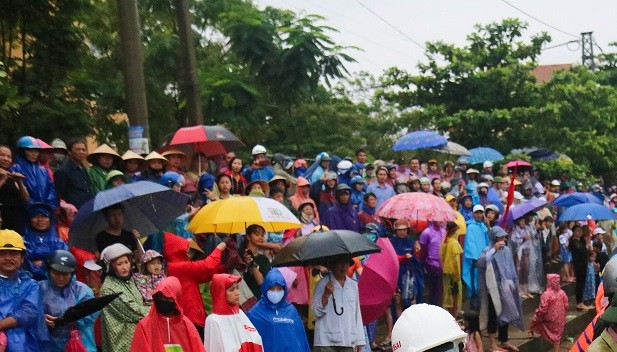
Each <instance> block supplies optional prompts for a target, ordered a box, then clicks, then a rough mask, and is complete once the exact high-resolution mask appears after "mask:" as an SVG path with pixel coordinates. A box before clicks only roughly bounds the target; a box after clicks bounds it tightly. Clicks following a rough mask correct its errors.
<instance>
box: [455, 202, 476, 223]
mask: <svg viewBox="0 0 617 352" xmlns="http://www.w3.org/2000/svg"><path fill="white" fill-rule="evenodd" d="M466 198H469V199H471V196H464V197H463V198H461V200H460V204H461V205H460V206H459V208H458V211H459V213H461V215H463V218H465V221H469V220H473V202H472V205H471V206H470V207H466V206H465V205H464V204H465V199H466Z"/></svg>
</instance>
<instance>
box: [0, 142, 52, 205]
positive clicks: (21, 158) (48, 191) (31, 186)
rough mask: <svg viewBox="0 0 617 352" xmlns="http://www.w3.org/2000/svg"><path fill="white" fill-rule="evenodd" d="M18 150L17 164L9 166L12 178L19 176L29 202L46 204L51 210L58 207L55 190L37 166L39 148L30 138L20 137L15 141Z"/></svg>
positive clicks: (42, 169)
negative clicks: (22, 177)
mask: <svg viewBox="0 0 617 352" xmlns="http://www.w3.org/2000/svg"><path fill="white" fill-rule="evenodd" d="M17 148H18V150H19V153H18V156H17V162H16V163H15V164H14V165H13V166H11V168H10V172H11V173H13V178H15V177H18V176H16V175H18V174H21V175H23V176H24V180H23V183H24V185H25V186H26V189H27V190H28V194H29V196H30V199H29V200H30V201H32V202H41V203H47V204H48V205H49V206H51V207H52V208H53V209H56V208H57V207H58V197H57V196H56V189H55V187H54V184H53V182H52V180H51V178H50V177H49V174H48V173H47V171H46V170H45V169H44V168H43V167H41V166H40V165H39V162H38V158H39V153H40V150H41V148H40V147H39V145H38V144H37V142H36V140H35V139H34V138H32V137H30V136H24V137H21V138H20V139H19V140H18V141H17Z"/></svg>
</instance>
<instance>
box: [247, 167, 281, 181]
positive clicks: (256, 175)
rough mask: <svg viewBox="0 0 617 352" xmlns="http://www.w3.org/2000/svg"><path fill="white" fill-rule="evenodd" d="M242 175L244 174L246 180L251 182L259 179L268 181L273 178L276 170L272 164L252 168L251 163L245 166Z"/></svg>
mask: <svg viewBox="0 0 617 352" xmlns="http://www.w3.org/2000/svg"><path fill="white" fill-rule="evenodd" d="M242 176H244V178H245V179H246V181H247V182H249V183H251V182H253V181H259V180H262V181H266V182H268V181H270V180H271V179H272V177H274V170H273V169H272V166H270V165H267V166H264V167H260V168H258V169H251V166H250V165H249V166H247V167H246V168H244V171H243V172H242Z"/></svg>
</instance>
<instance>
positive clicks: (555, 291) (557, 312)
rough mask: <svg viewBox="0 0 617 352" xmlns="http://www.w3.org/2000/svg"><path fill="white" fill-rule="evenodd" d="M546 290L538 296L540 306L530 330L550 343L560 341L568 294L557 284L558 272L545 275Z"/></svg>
mask: <svg viewBox="0 0 617 352" xmlns="http://www.w3.org/2000/svg"><path fill="white" fill-rule="evenodd" d="M546 281H547V284H546V291H544V293H543V294H542V296H540V306H539V307H538V309H536V314H535V316H534V317H533V319H532V320H531V329H530V330H531V331H533V332H534V333H537V334H539V335H540V336H542V337H543V338H545V339H546V340H548V341H549V342H550V343H552V344H556V343H558V342H559V341H561V336H562V335H563V330H564V327H565V325H566V313H567V312H568V296H567V295H566V293H565V292H563V290H562V289H561V286H560V285H559V275H558V274H548V275H546Z"/></svg>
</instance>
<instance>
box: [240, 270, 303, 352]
mask: <svg viewBox="0 0 617 352" xmlns="http://www.w3.org/2000/svg"><path fill="white" fill-rule="evenodd" d="M274 285H280V286H283V289H284V292H285V294H284V295H283V299H282V300H281V301H280V302H279V303H277V304H273V303H272V302H271V301H270V300H269V299H268V294H267V292H268V289H269V288H270V287H272V286H274ZM287 293H288V288H287V286H286V284H285V278H284V277H283V275H282V274H281V272H280V271H279V269H277V268H274V269H272V270H270V272H269V273H268V275H266V277H265V278H264V282H263V284H262V285H261V299H260V300H259V302H258V303H257V304H256V305H255V306H254V307H253V309H251V310H250V311H249V312H248V314H247V316H248V317H249V319H250V320H251V322H252V323H253V325H255V328H257V331H258V332H259V335H261V339H262V341H263V348H264V350H265V351H268V352H291V351H294V352H310V350H311V349H310V347H309V344H308V340H307V339H306V333H305V331H304V327H303V325H302V318H300V314H298V311H297V310H296V308H295V307H294V306H293V305H292V304H291V303H289V302H287Z"/></svg>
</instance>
